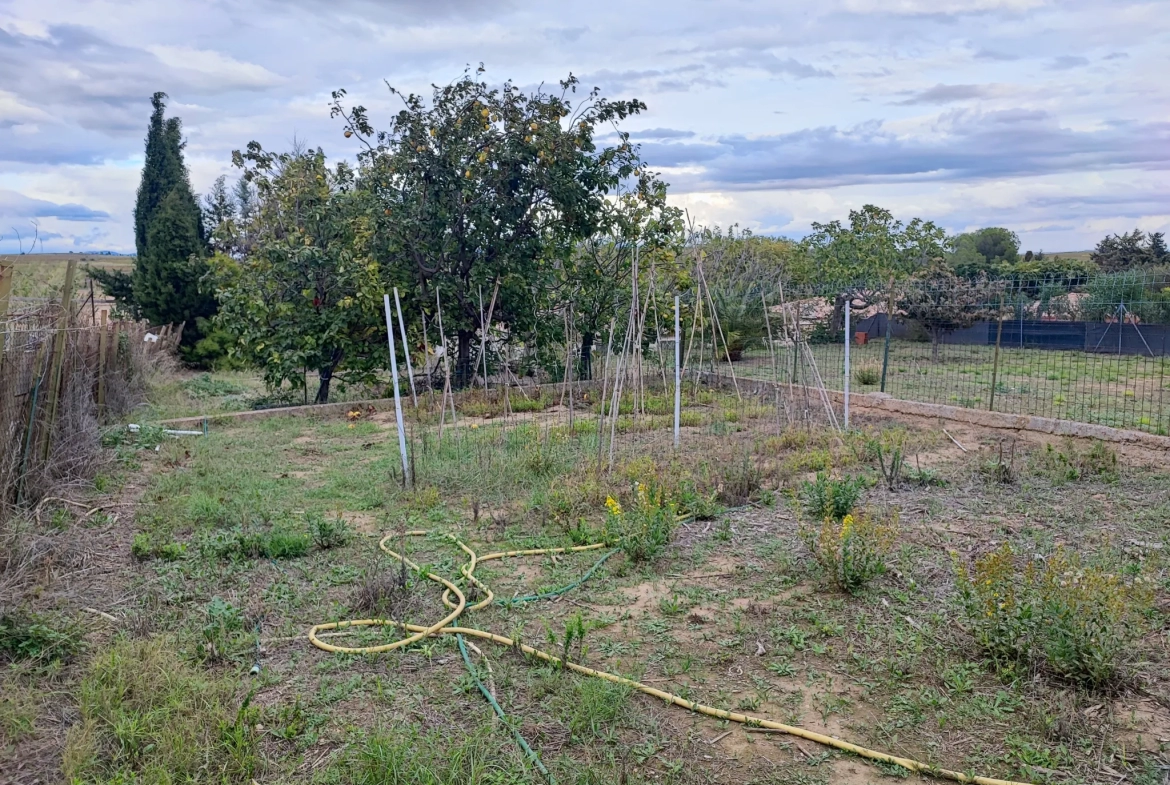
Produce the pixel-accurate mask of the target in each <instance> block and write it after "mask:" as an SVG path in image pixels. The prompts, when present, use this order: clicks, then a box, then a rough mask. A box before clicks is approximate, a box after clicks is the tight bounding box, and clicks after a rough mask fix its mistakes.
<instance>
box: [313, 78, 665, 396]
mask: <svg viewBox="0 0 1170 785" xmlns="http://www.w3.org/2000/svg"><path fill="white" fill-rule="evenodd" d="M481 75H482V68H481V69H480V70H478V71H476V73H475V74H474V76H473V75H472V74H470V73H465V74H464V75H463V76H462V77H461V78H460V79H458V80H456V81H454V82H452V83H451V84H448V85H444V86H437V87H435V88H434V90H433V94H432V96H431V98H430V100H429V101H427V100H425V99H424V98H423V97H421V96H418V95H413V94H410V95H408V94H403V93H401V92H399V91H397V90H396V89H394V88H391V92H392V93H393V94H394V95H395V96H397V97H399V98H400V99H401V100H402V103H403V106H402V109H401V110H400V111H399V112H398V113H397V114H396V115H395V116H394V118H393V119H392V120H391V121H390V124H389V126H388V127H387V128H385V129H384V130H375V128H374V125H373V123H372V121H371V119H370V117H369V114H368V112H367V111H366V109H365V108H364V107H361V106H355V107H352V108H347V107H346V106H344V105H343V103H342V100H343V99H344V97H345V92H344V91H341V90H339V91H337V92H335V93H334V94H333V99H334V103H333V114H334V115H335V116H337V117H340V118H341V119H342V120H343V121H344V129H343V130H344V133H345V135H346V136H347V137H354V138H356V139H357V140H358V141H359V142H360V143H361V145H362V151H361V152H360V154H359V161H360V185H361V187H362V188H363V189H364V190H366V191H367V192H368V193H369V194H370V196H371V198H372V199H373V200H374V202H375V203H376V205H377V208H378V214H379V218H378V221H379V233H378V234H379V242H380V248H379V254H381V255H382V256H384V258H386V259H387V260H388V261H389V262H390V263H391V265H392V266H393V268H394V276H395V277H396V278H397V279H399V280H402V281H403V282H409V283H410V284H411V285H410V286H409V287H407V288H408V290H409V291H410V293H411V295H412V298H411V299H412V300H413V302H412V310H414V309H421V310H422V311H424V312H427V313H431V314H432V316H433V315H435V314H434V313H433V311H432V309H434V308H435V307H436V306H435V299H436V294H437V295H438V298H439V299H440V300H441V302H442V307H443V320H444V324H445V326H446V328H447V329H448V330H449V331H450V332H451V333H452V334H453V335H454V336H455V337H456V340H457V345H458V350H457V351H458V354H457V358H456V375H457V380H458V381H459V382H461V383H466V382H467V381H468V380H469V379H470V374H471V369H472V368H473V363H472V355H471V353H472V347H473V338H474V335H475V332H476V331H477V330H479V329H481V328H482V327H483V325H482V323H481V316H480V313H481V304H480V299H481V298H480V292H481V291H482V292H484V294H483V297H484V298H485V299H486V298H488V297H490V295H491V294H492V293H494V292H495V291H496V287H497V286H498V287H499V291H498V296H497V299H496V302H495V305H494V308H492V314H493V317H492V318H493V322H496V323H502V324H504V325H505V326H507V327H508V328H509V330H510V331H511V332H512V333H514V334H525V333H531V332H532V331H533V330H536V329H538V328H539V326H540V324H539V319H538V318H537V317H538V314H539V313H540V311H541V309H542V307H543V306H544V305H545V303H544V301H543V298H544V293H545V292H546V291H548V290H549V289H550V288H552V286H551V285H552V283H553V281H554V280H555V278H556V271H557V270H558V269H564V268H565V267H566V266H569V265H571V264H572V262H573V254H574V251H575V249H576V248H577V246H578V244H579V243H580V242H581V241H583V240H585V239H586V238H590V237H594V236H596V235H598V234H599V233H601V234H605V233H612V234H616V235H619V236H623V235H629V234H630V233H632V232H635V233H636V227H637V226H640V224H641V222H640V221H639V220H638V218H637V217H633V218H631V217H630V216H629V214H628V211H623V207H624V206H626V207H628V201H629V200H628V199H627V198H626V197H630V198H632V200H633V201H634V202H641V203H644V204H646V205H649V206H650V207H651V208H653V207H658V206H660V205H661V204H662V202H663V200H664V198H665V188H666V186H665V184H664V183H662V182H661V181H660V180H659V179H658V178H657V177H656V176H655V175H654V174H653V173H651V172H650V171H649V170H648V169H646V167H645V164H644V163H643V161H642V160H641V158H640V156H639V152H638V148H637V146H636V145H633V144H631V143H630V141H629V135H628V134H627V133H625V132H623V131H621V130H620V129H618V128H617V127H616V124H617V123H618V122H619V121H621V120H624V119H626V118H628V117H630V116H632V115H635V114H638V113H639V112H641V111H642V110H644V109H645V104H643V103H642V102H641V101H637V100H627V101H613V100H609V99H606V98H604V97H602V96H601V95H600V94H599V92H598V91H597V90H596V89H594V90H591V91H589V92H588V93H586V94H585V95H584V96H583V97H582V99H581V100H579V101H578V100H576V92H577V89H578V86H579V83H578V80H577V79H576V77H573V76H571V75H570V76H569V77H568V78H567V79H565V80H564V81H562V82H561V83H560V90H559V91H558V92H554V93H546V92H544V91H542V90H537V91H535V92H532V93H525V92H524V91H522V90H520V89H519V88H517V87H516V86H515V85H513V84H512V83H511V82H506V83H504V85H503V86H501V87H494V86H492V85H490V84H488V83H487V82H486V81H483V80H482V79H481ZM601 130H605V131H612V132H613V133H614V135H615V142H616V143H614V144H611V145H610V146H607V147H602V146H599V145H598V143H597V141H596V138H595V137H596V136H597V135H598V134H599V132H600V131H601ZM623 239H625V238H624V237H623Z"/></svg>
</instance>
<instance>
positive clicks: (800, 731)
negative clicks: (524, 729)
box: [309, 531, 1027, 785]
mask: <svg viewBox="0 0 1170 785" xmlns="http://www.w3.org/2000/svg"><path fill="white" fill-rule="evenodd" d="M425 534H427V532H426V531H409V532H406V535H407V536H411V537H417V536H422V535H425ZM397 536H400V535H398V534H388V535H386V536H385V537H383V538H382V540H381V541H380V542H379V543H378V547H379V548H381V549H382V550H383V551H385V552H386V553H388V554H389V555H390V556H392V557H394V558H395V559H398V560H399V561H401V562H403V563H405V564H406V565H407V566H408V567H410V568H411V569H412V570H414V571H415V572H417V573H419V574H420V575H424V576H425V577H427V578H429V579H431V580H432V581H435V582H436V583H440V584H442V585H443V587H444V591H443V604H444V605H445V606H446V607H447V608H448V609H450V613H448V614H447V615H446V616H444V617H443V618H442V619H441V620H440V621H438V622H437V623H435V624H432V625H430V626H423V625H420V624H409V623H407V622H401V621H395V620H393V619H358V620H355V621H340V622H329V623H327V624H316V625H314V626H313V627H312V628H310V629H309V641H310V642H312V644H313V645H314V646H316V647H317V648H319V649H324V650H325V651H331V652H339V653H342V654H375V653H378V652H384V651H391V650H393V649H398V648H402V647H403V646H409V645H410V644H412V643H415V642H417V641H420V640H422V639H423V638H427V637H430V636H432V635H465V636H467V637H471V638H482V639H484V640H489V641H492V642H493V643H498V644H500V645H501V646H508V647H509V648H513V649H517V650H519V651H522V652H524V653H525V654H527V655H530V656H532V657H536V658H538V659H541V660H544V661H545V662H549V663H553V664H555V665H559V666H561V667H565V668H568V669H569V670H572V671H575V672H577V673H580V674H583V675H585V676H594V677H596V678H598V679H605V680H606V681H609V682H612V683H614V684H621V685H623V686H625V687H629V688H631V689H634V690H637V691H638V692H641V693H644V694H646V695H652V696H653V697H655V698H660V699H662V700H664V701H666V702H667V703H673V704H674V705H675V706H681V707H683V708H684V709H688V710H690V711H694V712H698V713H699V714H705V715H707V716H708V717H715V718H716V719H720V720H728V721H730V722H739V723H742V724H744V725H747V726H749V727H755V728H769V729H771V730H776V731H780V732H782V733H786V734H788V735H791V736H796V737H798V738H802V739H807V740H809V741H814V742H816V743H817V744H822V745H824V746H826V747H832V748H834V749H838V750H842V751H844V752H850V753H853V754H854V755H857V756H860V757H862V758H868V759H869V760H874V761H879V762H881V763H889V764H893V765H896V766H901V767H902V768H904V769H908V770H909V771H913V772H916V773H921V774H929V775H933V776H935V777H942V778H945V779H950V780H955V781H956V782H969V783H974V785H1027V784H1026V783H1021V782H1015V781H1012V780H1000V779H995V778H993V777H980V776H976V775H972V774H965V773H963V772H960V771H951V770H950V769H940V768H937V767H934V766H931V765H929V764H926V763H922V762H920V761H916V760H912V759H910V758H901V757H898V756H896V755H890V754H888V753H885V752H878V751H877V750H871V749H867V748H865V747H859V746H857V745H856V744H851V743H850V742H847V741H842V740H841V739H836V738H833V737H832V736H826V735H824V734H821V733H816V732H815V731H810V730H805V729H804V728H798V727H795V726H792V725H784V724H782V723H779V722H773V721H772V720H766V719H763V718H760V717H753V716H751V715H750V714H740V713H738V712H732V711H725V710H723V709H716V708H714V707H712V706H705V705H703V704H701V703H696V702H694V701H690V700H687V699H686V698H683V697H681V696H679V695H675V694H673V693H669V692H665V691H663V690H659V689H655V688H654V687H650V686H648V685H646V684H642V683H641V682H637V681H634V680H633V679H627V678H624V677H622V676H618V675H616V674H613V673H607V672H606V671H599V670H594V669H593V668H588V667H586V666H584V665H579V664H577V663H575V662H571V661H563V662H562V660H561V658H560V657H557V656H555V655H552V654H549V653H548V652H545V651H541V650H540V649H535V648H533V647H531V646H529V645H527V644H524V643H521V642H519V641H516V640H512V639H511V638H508V637H505V636H503V635H497V634H495V633H493V632H487V631H486V630H477V629H474V628H472V627H452V626H449V625H450V624H451V623H452V622H454V621H455V620H456V619H458V618H459V617H460V616H462V614H463V612H464V611H466V610H472V611H475V610H479V609H480V608H484V607H486V606H488V605H490V604H491V603H492V600H493V599H494V597H495V595H494V594H492V591H491V589H489V588H488V587H487V586H486V585H484V584H483V583H481V582H480V581H479V579H478V578H476V577H475V568H476V566H477V565H479V564H480V563H482V562H486V561H494V560H496V559H503V558H506V557H510V556H542V555H547V554H554V553H579V552H581V551H593V550H599V549H601V548H604V547H605V543H597V544H595V545H580V546H576V547H570V548H535V549H531V550H523V551H499V552H497V553H489V554H487V555H486V556H478V555H477V554H476V553H475V551H473V550H471V548H469V547H467V545H465V544H464V543H463V542H461V541H460V540H458V539H457V538H455V537H454V536H452V535H447V537H448V539H450V540H451V542H453V543H454V544H455V545H457V546H459V548H460V549H462V550H463V552H464V553H466V554H467V556H468V559H469V560H468V562H467V563H466V564H464V565H463V566H462V567H461V568H460V572H461V573H462V575H463V577H464V578H466V579H467V581H468V582H469V583H470V584H471V585H473V586H475V587H476V588H478V589H479V590H480V591H481V592H483V594H484V598H483V599H482V600H480V601H479V602H478V603H476V604H475V605H472V606H470V607H469V606H468V605H467V598H466V597H465V596H464V594H463V592H462V591H461V590H460V589H459V587H458V586H456V585H455V584H454V583H452V582H451V581H449V580H447V579H446V578H444V577H442V576H441V575H436V574H435V573H433V572H430V571H429V570H423V569H422V568H420V567H419V566H418V565H417V564H415V563H414V562H412V561H411V560H410V559H408V558H407V557H406V556H403V555H401V554H399V553H396V552H394V551H393V550H391V549H390V548H389V547H388V546H387V545H386V543H387V542H388V541H389V540H391V539H392V538H394V537H397ZM452 597H454V598H455V599H454V600H452ZM379 626H380V627H398V628H400V629H402V630H403V631H405V632H408V633H411V634H410V635H408V636H407V637H405V638H402V639H401V640H397V641H394V642H393V643H387V644H383V645H380V646H360V647H349V646H335V645H333V644H330V643H326V642H325V641H323V640H321V639H320V638H319V637H318V633H320V632H324V631H327V630H345V629H348V628H350V627H379Z"/></svg>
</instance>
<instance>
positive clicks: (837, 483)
mask: <svg viewBox="0 0 1170 785" xmlns="http://www.w3.org/2000/svg"><path fill="white" fill-rule="evenodd" d="M865 487H866V483H865V479H864V478H862V477H849V476H846V477H843V478H841V479H840V480H834V479H833V478H831V477H830V476H829V475H828V474H826V473H824V472H817V477H816V480H814V481H813V482H808V481H805V482H803V483H801V485H800V491H799V493H798V496H799V499H800V504H801V507H802V508H803V510H804V512H805V514H806V515H807V516H808V517H809V518H812V519H814V520H818V521H819V520H824V519H825V518H828V519H829V520H832V521H841V520H843V519H844V518H845V516H846V515H848V514H849V513H850V512H852V511H853V508H854V507H856V506H857V501H858V500H859V499H860V498H861V494H862V493H863V492H864V491H865Z"/></svg>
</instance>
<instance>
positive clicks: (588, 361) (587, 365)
mask: <svg viewBox="0 0 1170 785" xmlns="http://www.w3.org/2000/svg"><path fill="white" fill-rule="evenodd" d="M577 374H578V378H579V379H580V380H581V381H585V382H587V381H589V380H591V379H592V378H593V333H591V332H583V333H581V363H580V367H579V368H578V369H577Z"/></svg>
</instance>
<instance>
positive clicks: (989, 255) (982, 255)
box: [947, 226, 1020, 278]
mask: <svg viewBox="0 0 1170 785" xmlns="http://www.w3.org/2000/svg"><path fill="white" fill-rule="evenodd" d="M1019 259H1020V238H1019V237H1018V236H1017V235H1016V233H1015V232H1013V231H1011V230H1009V229H1004V228H1001V227H998V226H989V227H987V228H985V229H979V230H977V231H974V232H965V233H963V234H960V235H956V236H955V238H954V239H953V240H952V241H951V252H950V254H948V256H947V260H948V261H949V262H950V265H951V268H952V269H954V271H955V272H956V273H958V274H959V275H962V276H965V277H968V278H969V277H974V276H977V275H979V274H981V273H982V274H983V275H996V274H1003V273H1006V272H1008V271H1010V270H1011V268H1012V266H1013V265H1015V264H1016V263H1017V262H1018V261H1019Z"/></svg>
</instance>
